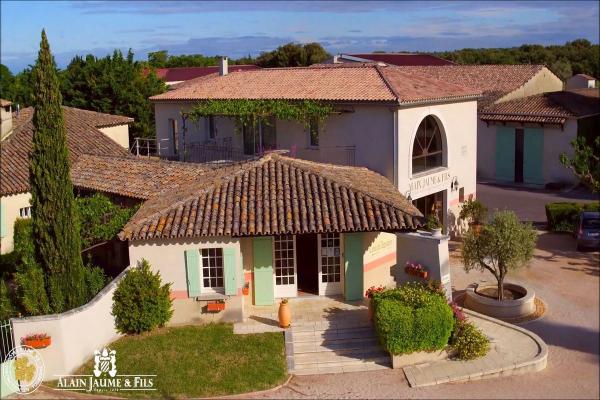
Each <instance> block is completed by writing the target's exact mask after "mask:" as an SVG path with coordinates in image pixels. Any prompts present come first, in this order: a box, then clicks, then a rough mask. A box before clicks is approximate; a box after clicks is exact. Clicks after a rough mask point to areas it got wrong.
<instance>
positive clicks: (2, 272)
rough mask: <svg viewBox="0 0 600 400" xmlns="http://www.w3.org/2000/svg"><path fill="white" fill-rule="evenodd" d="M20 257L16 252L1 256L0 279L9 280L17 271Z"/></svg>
mask: <svg viewBox="0 0 600 400" xmlns="http://www.w3.org/2000/svg"><path fill="white" fill-rule="evenodd" d="M18 259H19V256H18V254H17V252H16V251H11V252H10V253H6V254H0V277H3V278H8V277H10V275H11V274H13V273H14V272H15V271H16V270H17V262H18Z"/></svg>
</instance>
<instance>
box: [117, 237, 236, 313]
mask: <svg viewBox="0 0 600 400" xmlns="http://www.w3.org/2000/svg"><path fill="white" fill-rule="evenodd" d="M209 247H222V248H226V247H230V248H233V249H235V253H236V265H237V269H236V271H237V276H236V282H237V286H238V288H240V289H241V287H242V286H243V281H244V275H243V271H242V253H241V248H240V239H237V238H231V237H214V238H201V239H200V238H196V239H159V240H156V239H153V240H144V241H134V242H130V243H129V260H130V262H131V264H132V265H135V264H136V263H137V262H139V261H141V260H142V259H144V258H145V259H146V260H148V262H149V263H150V265H151V268H152V270H153V271H157V272H160V275H161V277H162V280H163V282H170V283H172V286H171V293H172V295H173V297H174V300H173V310H174V312H173V317H172V318H171V321H169V324H170V325H177V324H185V323H205V322H216V321H239V320H241V319H242V310H243V301H244V298H243V296H241V295H236V296H229V297H228V299H227V300H226V306H225V311H222V312H219V313H214V314H213V313H205V312H204V311H203V308H204V307H205V306H206V304H207V302H206V301H197V300H196V299H195V298H188V295H187V278H186V269H185V251H186V250H199V249H203V248H209ZM239 293H240V291H239V290H238V294H239Z"/></svg>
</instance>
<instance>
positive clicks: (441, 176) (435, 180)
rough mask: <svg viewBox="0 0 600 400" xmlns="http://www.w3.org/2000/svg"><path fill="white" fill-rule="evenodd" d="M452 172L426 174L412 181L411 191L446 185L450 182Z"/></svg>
mask: <svg viewBox="0 0 600 400" xmlns="http://www.w3.org/2000/svg"><path fill="white" fill-rule="evenodd" d="M450 181H451V178H450V172H448V171H443V172H438V173H437V174H431V175H426V176H423V177H420V178H416V179H413V180H411V181H410V186H409V188H410V191H411V193H418V192H421V191H424V190H428V189H432V188H436V187H440V186H445V185H448V184H450Z"/></svg>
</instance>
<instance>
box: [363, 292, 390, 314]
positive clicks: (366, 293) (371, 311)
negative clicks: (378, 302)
mask: <svg viewBox="0 0 600 400" xmlns="http://www.w3.org/2000/svg"><path fill="white" fill-rule="evenodd" d="M384 290H385V288H384V287H383V286H371V287H370V288H368V289H367V291H366V292H365V297H366V298H367V299H369V321H372V320H373V297H374V296H375V295H376V294H377V293H381V292H383V291H384Z"/></svg>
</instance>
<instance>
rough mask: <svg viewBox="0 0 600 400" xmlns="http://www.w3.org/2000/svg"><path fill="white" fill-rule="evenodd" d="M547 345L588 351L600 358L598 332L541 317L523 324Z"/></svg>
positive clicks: (599, 335)
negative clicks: (530, 322) (528, 323)
mask: <svg viewBox="0 0 600 400" xmlns="http://www.w3.org/2000/svg"><path fill="white" fill-rule="evenodd" d="M525 328H526V329H529V330H531V331H533V332H535V333H536V334H538V335H539V336H540V337H541V338H542V339H543V340H544V342H546V344H548V345H552V346H559V347H564V348H567V349H570V350H577V351H581V352H584V353H589V354H591V355H592V356H594V359H595V361H598V359H600V354H599V352H600V332H599V331H597V330H592V329H588V328H583V327H580V326H572V325H565V324H560V323H556V322H550V321H548V320H545V319H542V320H538V321H535V322H534V323H532V324H530V325H527V326H525ZM550 354H551V353H550Z"/></svg>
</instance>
